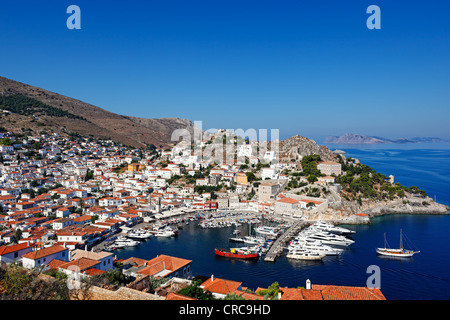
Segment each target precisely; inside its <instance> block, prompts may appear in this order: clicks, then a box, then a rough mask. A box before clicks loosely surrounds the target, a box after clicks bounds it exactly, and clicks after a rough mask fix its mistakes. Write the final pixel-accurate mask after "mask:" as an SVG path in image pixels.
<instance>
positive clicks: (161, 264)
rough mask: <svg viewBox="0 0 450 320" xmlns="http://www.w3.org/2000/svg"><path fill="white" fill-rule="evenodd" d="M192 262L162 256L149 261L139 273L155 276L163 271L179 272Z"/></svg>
mask: <svg viewBox="0 0 450 320" xmlns="http://www.w3.org/2000/svg"><path fill="white" fill-rule="evenodd" d="M191 262H192V260H186V259H181V258H176V257H171V256H166V255H163V254H162V255H160V256H158V257H156V258H154V259H152V260H149V261H147V267H146V268H144V269H142V270H140V271H139V272H138V273H142V274H148V275H150V276H153V275H155V274H157V273H159V272H161V271H163V270H168V271H175V270H178V269H180V268H182V267H184V266H185V265H187V264H189V263H191Z"/></svg>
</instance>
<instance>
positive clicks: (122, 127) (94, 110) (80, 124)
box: [0, 76, 193, 147]
mask: <svg viewBox="0 0 450 320" xmlns="http://www.w3.org/2000/svg"><path fill="white" fill-rule="evenodd" d="M11 95H22V96H25V97H28V98H31V99H35V100H37V101H39V102H42V103H44V104H45V105H48V106H50V107H52V108H56V109H61V110H63V111H64V112H66V113H70V114H72V115H74V116H75V118H74V117H55V116H51V115H47V114H42V115H40V116H39V117H35V116H31V115H20V114H16V113H11V114H8V115H7V116H6V114H3V115H2V116H1V118H0V125H1V126H2V127H4V128H5V129H8V130H17V128H19V129H20V128H23V129H28V128H30V129H31V130H32V131H37V132H39V131H41V130H46V129H50V130H53V131H55V132H66V133H67V132H69V133H70V132H75V133H78V134H81V135H85V136H94V137H96V138H103V139H108V138H109V139H111V140H114V141H116V142H120V143H123V144H125V145H130V146H134V147H145V146H148V145H151V144H153V145H155V146H157V147H161V146H162V147H167V146H170V145H172V144H173V142H172V141H171V135H172V132H173V131H174V130H175V129H187V130H189V132H193V123H192V122H191V121H190V120H188V119H179V118H160V119H152V118H138V117H130V116H125V115H120V114H116V113H113V112H110V111H108V110H105V109H102V108H100V107H97V106H94V105H92V104H89V103H86V102H83V101H81V100H78V99H74V98H70V97H67V96H64V95H61V94H58V93H54V92H51V91H48V90H45V89H42V88H39V87H35V86H31V85H27V84H24V83H21V82H18V81H15V80H11V79H8V78H4V77H1V76H0V97H4V96H11ZM2 109H5V108H2ZM22 131H23V130H22Z"/></svg>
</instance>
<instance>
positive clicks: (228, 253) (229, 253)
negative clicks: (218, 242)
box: [214, 248, 259, 260]
mask: <svg viewBox="0 0 450 320" xmlns="http://www.w3.org/2000/svg"><path fill="white" fill-rule="evenodd" d="M214 252H215V253H216V255H218V256H221V257H227V258H236V259H247V260H248V259H257V258H258V257H259V254H258V253H241V252H238V251H237V250H236V249H231V250H227V249H220V248H215V249H214Z"/></svg>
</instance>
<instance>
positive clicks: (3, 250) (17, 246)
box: [0, 242, 31, 256]
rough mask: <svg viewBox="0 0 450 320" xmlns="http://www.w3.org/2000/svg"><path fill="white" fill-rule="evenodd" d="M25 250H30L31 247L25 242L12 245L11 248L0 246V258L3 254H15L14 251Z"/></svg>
mask: <svg viewBox="0 0 450 320" xmlns="http://www.w3.org/2000/svg"><path fill="white" fill-rule="evenodd" d="M26 248H31V246H30V245H29V244H28V243H26V242H24V243H20V244H14V245H12V246H1V247H0V256H1V255H4V254H8V253H11V252H16V251H19V250H23V249H26Z"/></svg>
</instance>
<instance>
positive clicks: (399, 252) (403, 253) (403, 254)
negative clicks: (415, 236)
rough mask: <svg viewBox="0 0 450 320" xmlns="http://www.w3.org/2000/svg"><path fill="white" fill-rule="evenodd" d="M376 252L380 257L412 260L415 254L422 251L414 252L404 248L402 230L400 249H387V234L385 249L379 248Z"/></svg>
mask: <svg viewBox="0 0 450 320" xmlns="http://www.w3.org/2000/svg"><path fill="white" fill-rule="evenodd" d="M376 252H377V253H378V254H379V255H383V256H389V257H397V258H410V257H412V256H413V255H414V254H416V253H419V252H420V251H413V250H408V249H405V248H403V234H402V230H401V229H400V248H399V249H391V248H388V247H387V241H386V233H385V234H384V248H377V249H376Z"/></svg>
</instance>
